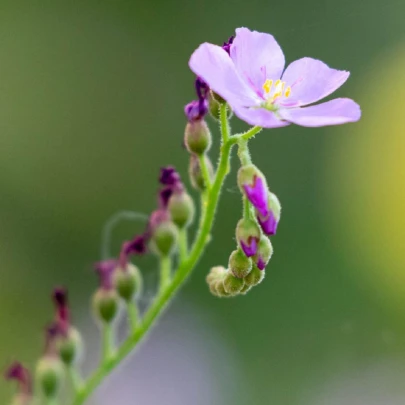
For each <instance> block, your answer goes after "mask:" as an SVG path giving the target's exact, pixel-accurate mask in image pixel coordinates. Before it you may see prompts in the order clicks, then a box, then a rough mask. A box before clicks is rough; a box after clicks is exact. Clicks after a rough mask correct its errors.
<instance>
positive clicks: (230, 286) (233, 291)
mask: <svg viewBox="0 0 405 405" xmlns="http://www.w3.org/2000/svg"><path fill="white" fill-rule="evenodd" d="M244 284H245V282H244V281H243V278H237V277H235V276H234V275H233V274H232V273H231V272H228V273H227V275H226V276H225V278H224V281H223V285H224V289H225V291H226V292H227V293H228V294H229V295H237V294H238V293H239V292H240V291H241V290H242V288H243V286H244Z"/></svg>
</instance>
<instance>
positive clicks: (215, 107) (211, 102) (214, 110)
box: [208, 91, 232, 120]
mask: <svg viewBox="0 0 405 405" xmlns="http://www.w3.org/2000/svg"><path fill="white" fill-rule="evenodd" d="M224 103H226V101H225V100H224V99H223V98H222V97H221V96H220V95H219V94H217V93H214V92H213V91H210V92H209V95H208V108H209V111H210V114H211V116H212V117H213V118H215V119H216V120H220V118H221V104H224ZM231 117H232V110H231V109H230V108H229V106H228V119H229V118H231Z"/></svg>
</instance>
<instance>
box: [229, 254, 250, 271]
mask: <svg viewBox="0 0 405 405" xmlns="http://www.w3.org/2000/svg"><path fill="white" fill-rule="evenodd" d="M229 270H230V271H231V272H232V274H233V275H234V276H235V277H237V278H244V277H246V276H247V275H248V274H249V273H250V271H251V270H252V259H250V258H249V257H246V256H245V254H244V253H243V252H242V251H241V250H239V249H238V250H234V251H233V252H232V253H231V256H230V257H229Z"/></svg>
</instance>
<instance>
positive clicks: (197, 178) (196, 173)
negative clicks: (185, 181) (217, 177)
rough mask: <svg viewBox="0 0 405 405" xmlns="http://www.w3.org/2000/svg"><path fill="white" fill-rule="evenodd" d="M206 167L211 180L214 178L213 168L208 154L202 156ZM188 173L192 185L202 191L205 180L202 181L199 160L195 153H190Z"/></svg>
mask: <svg viewBox="0 0 405 405" xmlns="http://www.w3.org/2000/svg"><path fill="white" fill-rule="evenodd" d="M204 159H205V161H206V164H207V168H208V174H209V176H210V178H211V180H212V179H213V178H214V168H213V167H212V163H211V161H210V159H209V158H208V156H205V157H204ZM188 173H189V176H190V181H191V184H192V186H193V187H194V188H195V189H197V190H199V191H204V190H205V181H204V176H203V174H202V171H201V166H200V160H199V158H198V156H197V155H194V154H192V155H190V165H189V169H188Z"/></svg>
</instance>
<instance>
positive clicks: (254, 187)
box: [243, 176, 268, 216]
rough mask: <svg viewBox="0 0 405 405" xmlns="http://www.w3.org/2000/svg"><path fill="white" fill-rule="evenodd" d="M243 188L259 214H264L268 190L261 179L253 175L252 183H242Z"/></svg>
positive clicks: (266, 210) (265, 212)
mask: <svg viewBox="0 0 405 405" xmlns="http://www.w3.org/2000/svg"><path fill="white" fill-rule="evenodd" d="M243 189H244V190H245V194H246V197H247V198H248V200H249V201H250V202H251V204H252V205H253V206H254V207H255V208H256V210H257V211H258V212H259V213H260V214H261V215H263V216H265V215H266V214H267V213H268V208H267V193H268V190H267V187H266V184H265V182H264V181H263V179H262V178H261V177H259V176H255V177H254V179H253V183H251V184H244V185H243Z"/></svg>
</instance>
